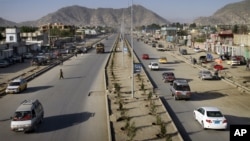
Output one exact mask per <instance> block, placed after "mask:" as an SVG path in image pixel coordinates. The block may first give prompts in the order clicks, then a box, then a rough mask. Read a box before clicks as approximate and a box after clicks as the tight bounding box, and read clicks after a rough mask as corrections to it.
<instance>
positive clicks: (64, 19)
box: [0, 5, 170, 26]
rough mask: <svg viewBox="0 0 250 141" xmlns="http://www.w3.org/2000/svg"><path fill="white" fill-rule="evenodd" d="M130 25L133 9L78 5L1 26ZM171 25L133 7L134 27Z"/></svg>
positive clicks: (137, 7)
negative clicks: (40, 16)
mask: <svg viewBox="0 0 250 141" xmlns="http://www.w3.org/2000/svg"><path fill="white" fill-rule="evenodd" d="M122 21H124V24H125V25H126V24H127V25H130V23H131V7H128V8H121V9H113V8H97V9H91V8H86V7H81V6H78V5H74V6H69V7H64V8H61V9H59V10H57V11H56V12H54V13H50V14H48V15H46V16H44V17H42V18H40V19H38V20H36V21H26V22H21V23H14V22H7V21H6V22H1V21H0V25H6V24H9V25H12V26H13V25H17V26H24V25H26V26H40V25H44V24H48V23H55V22H57V23H63V24H68V25H77V26H80V25H92V26H98V25H107V26H118V25H121V22H122ZM153 23H155V24H160V25H162V24H169V23H170V22H169V21H168V20H166V19H164V18H162V17H161V16H159V15H157V14H156V13H154V12H152V11H150V10H148V9H146V8H144V7H143V6H140V5H134V6H133V24H134V25H150V24H153Z"/></svg>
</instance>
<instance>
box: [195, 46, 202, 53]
mask: <svg viewBox="0 0 250 141" xmlns="http://www.w3.org/2000/svg"><path fill="white" fill-rule="evenodd" d="M201 51H202V50H201V49H200V48H199V47H196V48H194V52H196V53H198V52H201Z"/></svg>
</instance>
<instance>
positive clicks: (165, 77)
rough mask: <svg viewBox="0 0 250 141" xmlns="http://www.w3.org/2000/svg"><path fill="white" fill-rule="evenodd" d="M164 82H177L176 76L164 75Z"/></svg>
mask: <svg viewBox="0 0 250 141" xmlns="http://www.w3.org/2000/svg"><path fill="white" fill-rule="evenodd" d="M162 80H163V81H164V82H165V83H166V82H173V81H174V80H175V75H174V73H173V72H164V73H162Z"/></svg>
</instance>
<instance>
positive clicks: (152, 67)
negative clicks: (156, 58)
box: [148, 62, 160, 70]
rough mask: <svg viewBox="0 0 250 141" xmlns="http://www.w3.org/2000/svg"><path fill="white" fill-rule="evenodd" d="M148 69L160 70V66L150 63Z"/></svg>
mask: <svg viewBox="0 0 250 141" xmlns="http://www.w3.org/2000/svg"><path fill="white" fill-rule="evenodd" d="M148 68H149V69H151V70H159V69H160V67H159V64H158V63H157V62H150V63H149V65H148Z"/></svg>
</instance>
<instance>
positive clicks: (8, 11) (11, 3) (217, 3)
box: [0, 0, 243, 22]
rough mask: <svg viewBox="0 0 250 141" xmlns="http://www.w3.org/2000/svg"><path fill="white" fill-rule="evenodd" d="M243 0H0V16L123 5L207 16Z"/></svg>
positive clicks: (167, 14) (22, 17) (169, 14)
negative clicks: (77, 7) (137, 5)
mask: <svg viewBox="0 0 250 141" xmlns="http://www.w3.org/2000/svg"><path fill="white" fill-rule="evenodd" d="M240 1H243V0H0V17H2V18H4V19H6V20H9V21H14V22H22V21H29V20H37V19H39V18H41V17H43V16H45V15H47V14H49V13H52V12H55V11H57V10H58V9H60V8H62V7H67V6H72V5H79V6H83V7H87V8H114V9H118V8H127V7H128V6H131V3H132V2H133V4H139V5H142V6H144V7H145V8H147V9H149V10H151V11H153V12H155V13H157V14H158V15H160V16H162V17H163V18H165V19H167V20H170V21H171V22H176V21H173V19H188V20H190V19H194V18H197V17H200V16H211V15H213V13H214V12H216V10H218V9H220V8H222V7H224V6H225V5H226V4H229V3H235V2H240Z"/></svg>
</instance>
